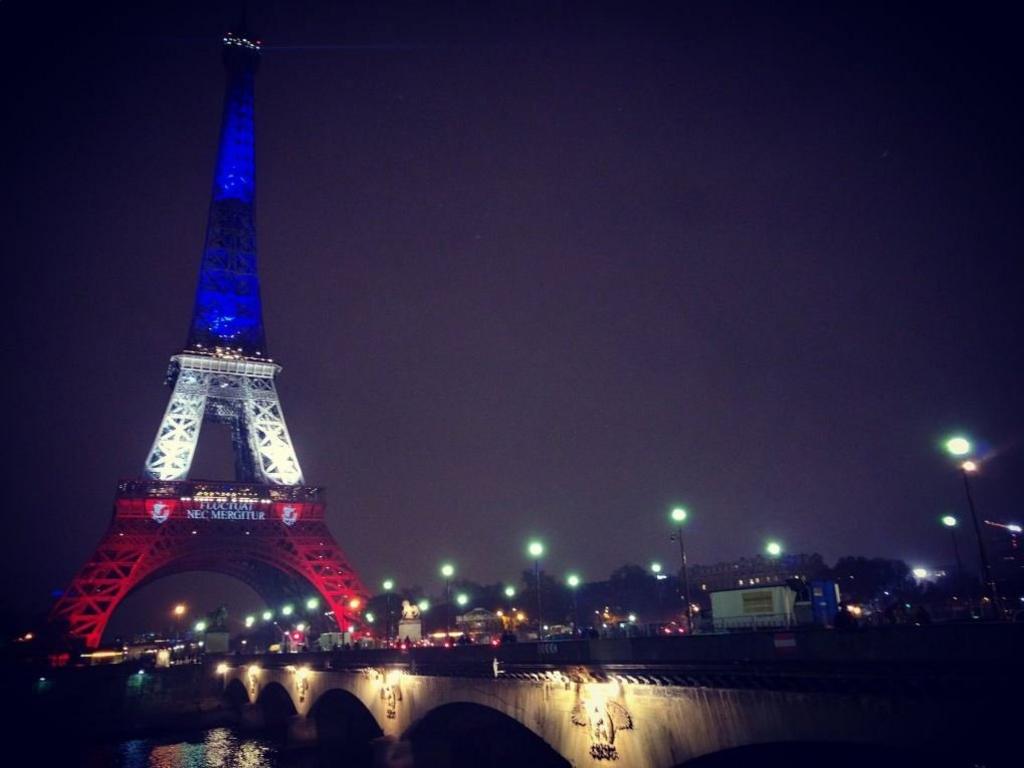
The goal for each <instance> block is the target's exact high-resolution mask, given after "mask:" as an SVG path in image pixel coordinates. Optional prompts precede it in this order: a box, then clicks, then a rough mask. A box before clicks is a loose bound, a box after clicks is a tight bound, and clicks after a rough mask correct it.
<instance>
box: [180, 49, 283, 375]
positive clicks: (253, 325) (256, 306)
mask: <svg viewBox="0 0 1024 768" xmlns="http://www.w3.org/2000/svg"><path fill="white" fill-rule="evenodd" d="M224 66H225V68H226V70H227V87H226V90H225V94H224V115H223V118H222V120H221V128H220V143H219V147H218V150H217V167H216V169H215V171H214V176H213V192H212V195H211V199H210V214H209V219H208V223H207V227H206V244H205V247H204V249H203V261H202V265H201V267H200V270H199V285H198V287H197V288H196V302H195V309H194V310H193V312H192V326H191V328H190V329H189V334H188V344H187V346H188V348H189V349H190V350H197V351H198V350H210V351H212V350H215V349H218V348H220V349H225V350H226V349H230V350H231V351H233V352H236V353H240V354H241V355H243V356H245V357H263V356H265V355H266V340H265V336H264V332H263V309H262V307H261V304H260V282H259V276H258V274H257V271H256V225H255V221H254V217H253V200H254V195H255V170H256V162H255V132H254V130H253V128H254V125H253V123H254V119H253V118H254V113H253V108H254V92H253V85H254V81H255V78H256V70H257V68H258V66H259V43H258V42H254V41H251V40H248V39H246V38H245V37H242V36H238V35H228V36H227V37H225V38H224Z"/></svg>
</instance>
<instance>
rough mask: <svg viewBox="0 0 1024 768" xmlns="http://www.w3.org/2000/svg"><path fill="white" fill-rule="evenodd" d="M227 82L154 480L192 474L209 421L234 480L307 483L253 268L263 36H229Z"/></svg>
mask: <svg viewBox="0 0 1024 768" xmlns="http://www.w3.org/2000/svg"><path fill="white" fill-rule="evenodd" d="M223 53H224V66H225V69H226V70H227V88H226V90H225V93H224V114H223V117H222V119H221V128H220V143H219V146H218V149H217V167H216V168H215V169H214V174H213V193H212V195H211V199H210V214H209V219H208V221H207V225H206V242H205V246H204V248H203V260H202V264H201V265H200V268H199V283H198V286H197V288H196V302H195V309H194V310H193V312H192V324H191V326H190V328H189V334H188V341H187V343H186V345H185V349H184V351H182V352H181V353H179V354H177V355H175V356H174V357H172V358H171V367H170V375H169V382H170V383H171V384H173V386H174V391H173V392H172V394H171V399H170V402H169V403H168V404H167V410H166V412H165V413H164V418H163V421H162V422H161V423H160V429H159V430H158V431H157V435H156V439H154V441H153V447H152V448H151V449H150V452H149V454H148V456H147V457H146V464H145V473H146V476H147V477H149V478H151V479H154V480H172V481H180V480H185V479H187V478H188V474H189V471H190V469H191V467H192V460H193V458H194V457H195V451H196V445H197V443H198V441H199V432H200V430H201V429H202V426H203V423H204V422H206V421H213V422H218V423H221V424H226V425H228V426H229V427H230V429H231V435H232V442H233V444H234V452H235V479H236V480H240V481H242V482H247V483H266V484H271V485H301V484H302V470H301V469H300V468H299V461H298V458H297V457H296V456H295V450H294V448H293V446H292V441H291V437H290V435H289V434H288V427H287V426H286V425H285V421H284V414H283V413H282V412H281V403H280V401H279V400H278V397H277V388H276V385H275V383H274V380H275V378H276V377H277V374H278V373H280V371H281V367H280V366H279V365H277V364H276V363H274V361H273V360H271V359H270V358H269V357H268V356H267V347H266V343H265V337H264V333H263V309H262V307H261V305H260V281H259V275H258V273H257V271H256V225H255V221H254V219H253V203H254V198H255V192H256V185H255V180H254V176H255V142H254V135H253V134H254V132H253V84H254V80H255V77H256V69H257V66H258V64H259V42H257V41H254V40H250V39H248V38H247V37H245V36H244V35H237V34H229V35H228V36H227V37H225V38H224V50H223Z"/></svg>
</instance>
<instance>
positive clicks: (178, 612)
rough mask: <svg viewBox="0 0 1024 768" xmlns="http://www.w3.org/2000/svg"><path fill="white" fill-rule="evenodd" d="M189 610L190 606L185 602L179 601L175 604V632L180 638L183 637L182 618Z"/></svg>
mask: <svg viewBox="0 0 1024 768" xmlns="http://www.w3.org/2000/svg"><path fill="white" fill-rule="evenodd" d="M187 610H188V606H186V605H185V604H184V603H178V604H177V605H176V606H174V611H173V613H174V632H175V634H176V635H177V636H178V637H179V638H180V637H181V618H182V616H184V615H185V611H187Z"/></svg>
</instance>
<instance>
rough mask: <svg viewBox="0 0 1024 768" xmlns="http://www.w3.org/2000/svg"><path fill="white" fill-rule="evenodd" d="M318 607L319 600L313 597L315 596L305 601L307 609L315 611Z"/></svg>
mask: <svg viewBox="0 0 1024 768" xmlns="http://www.w3.org/2000/svg"><path fill="white" fill-rule="evenodd" d="M319 607H320V601H319V600H318V599H317V598H315V597H311V598H309V600H307V601H306V610H307V611H315V610H316V609H317V608H319Z"/></svg>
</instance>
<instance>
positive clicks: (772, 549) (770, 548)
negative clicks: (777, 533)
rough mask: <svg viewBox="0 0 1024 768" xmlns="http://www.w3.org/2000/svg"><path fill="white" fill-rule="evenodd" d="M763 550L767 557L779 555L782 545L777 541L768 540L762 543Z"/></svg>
mask: <svg viewBox="0 0 1024 768" xmlns="http://www.w3.org/2000/svg"><path fill="white" fill-rule="evenodd" d="M764 551H765V554H767V555H768V557H781V556H782V545H781V544H780V543H779V542H777V541H769V542H768V543H766V544H765V545H764Z"/></svg>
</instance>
